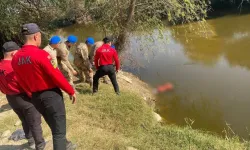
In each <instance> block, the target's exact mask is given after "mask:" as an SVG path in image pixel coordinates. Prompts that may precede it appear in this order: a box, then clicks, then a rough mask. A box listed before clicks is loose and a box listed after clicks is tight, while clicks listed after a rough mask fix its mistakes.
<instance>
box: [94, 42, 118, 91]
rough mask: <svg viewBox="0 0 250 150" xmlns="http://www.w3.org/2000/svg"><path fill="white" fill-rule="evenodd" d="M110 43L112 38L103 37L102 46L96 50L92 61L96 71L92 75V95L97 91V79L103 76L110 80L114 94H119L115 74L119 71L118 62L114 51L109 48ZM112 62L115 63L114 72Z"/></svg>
mask: <svg viewBox="0 0 250 150" xmlns="http://www.w3.org/2000/svg"><path fill="white" fill-rule="evenodd" d="M112 41H113V38H112V37H105V38H104V39H103V42H104V44H103V45H102V46H101V47H100V48H98V49H97V50H96V54H95V59H94V60H95V67H96V69H97V71H96V74H95V75H94V81H93V94H95V93H96V92H97V91H98V81H99V78H101V77H103V76H105V75H108V77H109V79H110V80H111V82H112V84H113V87H114V89H115V92H116V94H117V95H119V94H120V91H119V86H118V83H117V80H116V72H117V73H118V71H119V69H120V62H119V59H118V55H117V52H116V50H115V49H114V48H112V47H111V44H112ZM113 61H115V66H116V71H115V70H114V67H113Z"/></svg>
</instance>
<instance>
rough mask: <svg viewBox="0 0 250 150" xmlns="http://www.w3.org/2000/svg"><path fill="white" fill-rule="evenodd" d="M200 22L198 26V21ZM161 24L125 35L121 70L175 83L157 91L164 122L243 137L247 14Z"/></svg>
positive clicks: (248, 79) (249, 61)
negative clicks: (227, 130) (149, 32)
mask: <svg viewBox="0 0 250 150" xmlns="http://www.w3.org/2000/svg"><path fill="white" fill-rule="evenodd" d="M202 27H203V26H202ZM202 27H201V26H200V25H199V23H193V24H192V28H193V29H194V30H190V29H189V28H190V26H188V25H183V26H177V27H172V28H166V30H165V31H163V34H162V36H160V34H159V32H158V31H154V33H153V34H152V36H149V35H145V34H142V33H137V34H132V35H129V41H128V43H127V44H126V51H123V52H122V53H121V57H122V58H123V66H122V68H123V70H126V71H129V72H132V73H133V74H135V75H137V76H139V77H140V78H141V79H142V80H143V81H145V82H147V83H149V84H150V85H151V86H153V87H154V86H157V85H161V84H164V83H165V82H171V83H173V84H174V86H175V89H174V91H172V92H169V93H163V94H160V95H158V96H157V104H156V105H157V107H156V108H157V111H158V113H159V114H160V115H161V116H163V117H164V118H165V119H166V122H167V123H170V124H172V123H174V124H177V125H186V121H185V118H190V119H192V120H194V123H193V125H192V127H193V128H198V129H201V130H206V131H211V132H216V133H218V134H221V135H223V133H224V132H223V130H224V129H225V128H227V125H226V124H228V126H230V127H231V128H232V130H233V131H234V132H235V134H237V135H239V136H241V137H243V138H247V137H248V135H249V132H250V131H249V132H248V128H250V118H249V116H250V70H249V69H250V15H242V16H238V15H237V16H233V15H231V16H225V17H220V18H216V19H211V20H209V21H207V24H206V26H205V27H207V30H205V31H204V32H203V30H198V28H200V29H202ZM60 34H63V35H65V36H66V35H68V34H75V35H77V36H78V37H79V39H80V40H81V41H84V39H85V38H86V37H87V36H93V37H95V38H96V39H102V37H103V35H102V34H101V32H98V31H97V30H96V29H95V28H93V27H83V26H80V25H76V26H71V27H69V28H65V29H63V30H62V31H60Z"/></svg>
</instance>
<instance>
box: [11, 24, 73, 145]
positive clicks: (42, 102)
mask: <svg viewBox="0 0 250 150" xmlns="http://www.w3.org/2000/svg"><path fill="white" fill-rule="evenodd" d="M22 34H23V35H24V36H25V41H26V42H25V44H24V46H23V47H22V48H21V49H20V50H19V51H18V52H17V53H16V54H15V56H14V57H13V59H12V67H13V69H14V72H15V73H16V77H17V80H18V82H19V83H20V85H21V86H22V88H23V89H24V90H25V91H28V92H31V93H32V98H31V101H32V103H33V104H34V106H35V107H36V108H37V110H38V111H39V112H40V113H41V114H42V116H43V117H44V119H45V121H46V122H47V124H48V125H49V127H50V129H51V131H52V136H53V149H54V150H66V112H65V105H64V99H63V94H62V92H61V90H60V89H62V90H64V91H65V92H66V93H68V94H69V96H70V99H71V100H72V101H73V103H75V101H76V96H75V91H74V89H73V88H72V86H71V85H70V84H69V83H68V81H67V80H66V79H65V77H64V76H63V74H62V73H61V72H60V70H59V69H58V68H54V67H53V65H52V61H51V60H52V59H51V56H50V55H49V54H48V53H47V52H46V51H44V50H41V49H39V46H40V45H41V31H40V29H39V27H38V26H37V24H35V23H29V24H25V25H23V26H22Z"/></svg>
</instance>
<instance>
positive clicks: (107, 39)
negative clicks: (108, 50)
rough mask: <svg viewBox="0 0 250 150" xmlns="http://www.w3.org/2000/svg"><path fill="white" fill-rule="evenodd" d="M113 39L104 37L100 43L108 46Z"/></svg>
mask: <svg viewBox="0 0 250 150" xmlns="http://www.w3.org/2000/svg"><path fill="white" fill-rule="evenodd" d="M113 40H114V39H113V37H111V36H107V37H105V38H104V39H103V40H102V41H103V42H104V44H108V45H110V46H111V45H112V43H113Z"/></svg>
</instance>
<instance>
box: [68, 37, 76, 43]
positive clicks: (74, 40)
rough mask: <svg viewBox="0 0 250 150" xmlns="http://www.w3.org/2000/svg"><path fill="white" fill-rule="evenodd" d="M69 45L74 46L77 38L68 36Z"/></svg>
mask: <svg viewBox="0 0 250 150" xmlns="http://www.w3.org/2000/svg"><path fill="white" fill-rule="evenodd" d="M67 41H68V42H69V43H72V44H75V43H76V42H77V37H76V36H74V35H70V36H68V40H67Z"/></svg>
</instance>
